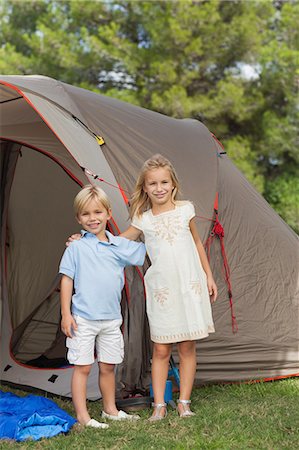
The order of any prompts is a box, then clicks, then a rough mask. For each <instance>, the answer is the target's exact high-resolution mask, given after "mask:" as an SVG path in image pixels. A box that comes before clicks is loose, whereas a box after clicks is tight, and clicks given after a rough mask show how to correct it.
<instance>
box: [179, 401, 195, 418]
mask: <svg viewBox="0 0 299 450" xmlns="http://www.w3.org/2000/svg"><path fill="white" fill-rule="evenodd" d="M190 403H191V400H181V399H179V400H177V404H178V405H183V412H180V411H179V408H178V407H177V411H178V413H179V416H180V417H191V416H195V413H194V412H192V411H190V406H189V405H190Z"/></svg>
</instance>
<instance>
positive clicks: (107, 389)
mask: <svg viewBox="0 0 299 450" xmlns="http://www.w3.org/2000/svg"><path fill="white" fill-rule="evenodd" d="M114 368H115V365H114V364H108V363H103V362H100V363H99V369H100V371H99V387H100V391H101V394H102V397H103V409H104V411H105V413H107V414H111V415H112V416H117V414H118V409H117V408H116V405H115V372H114Z"/></svg>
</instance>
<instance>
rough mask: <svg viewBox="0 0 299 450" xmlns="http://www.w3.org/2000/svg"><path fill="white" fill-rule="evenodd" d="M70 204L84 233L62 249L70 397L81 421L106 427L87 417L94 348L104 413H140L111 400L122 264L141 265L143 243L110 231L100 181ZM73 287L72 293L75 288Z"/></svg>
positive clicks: (119, 343) (119, 355) (120, 416)
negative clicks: (89, 377) (70, 381)
mask: <svg viewBox="0 0 299 450" xmlns="http://www.w3.org/2000/svg"><path fill="white" fill-rule="evenodd" d="M74 210H75V215H76V218H77V221H78V222H79V224H80V225H81V226H82V228H83V230H82V238H81V239H80V240H77V241H74V242H72V243H71V244H70V245H69V247H67V249H66V250H65V252H64V254H63V257H62V260H61V263H60V267H59V272H60V273H61V274H62V279H61V294H60V298H61V316H62V319H61V329H62V331H63V333H64V334H65V335H66V336H67V340H66V346H67V348H68V360H69V362H70V363H71V364H74V372H73V377H72V398H73V403H74V407H75V410H76V414H77V419H78V421H79V423H80V424H82V425H86V426H90V427H95V428H108V425H107V424H105V423H100V422H98V421H97V420H95V419H91V417H90V416H89V413H88V411H87V407H86V385H87V377H88V375H89V373H90V369H91V365H92V364H93V362H94V348H95V347H96V354H97V359H98V364H99V372H100V376H99V387H100V391H101V393H102V397H103V412H102V417H103V418H108V419H112V420H124V419H131V420H132V419H139V416H134V415H129V414H126V413H125V412H124V411H118V410H117V408H116V405H115V374H114V368H115V364H119V363H121V362H122V360H123V356H124V350H123V347H124V346H123V337H122V334H121V330H120V325H121V323H122V317H121V310H120V298H121V291H122V288H123V285H124V267H125V266H126V265H135V266H139V265H142V264H143V262H144V257H145V247H144V244H142V243H137V242H133V241H129V240H128V239H125V238H122V237H117V236H113V235H112V234H111V233H109V232H108V231H106V225H107V221H108V220H109V219H110V218H111V206H110V201H109V199H108V197H107V195H106V194H105V192H104V191H103V190H102V189H100V188H99V187H96V186H92V185H87V186H85V187H84V188H83V189H82V190H81V191H80V192H79V193H78V195H77V196H76V198H75V200H74ZM73 289H74V293H73Z"/></svg>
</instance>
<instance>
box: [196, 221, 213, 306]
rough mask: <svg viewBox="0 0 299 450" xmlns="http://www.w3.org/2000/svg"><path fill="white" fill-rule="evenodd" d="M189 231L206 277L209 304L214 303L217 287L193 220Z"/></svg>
mask: <svg viewBox="0 0 299 450" xmlns="http://www.w3.org/2000/svg"><path fill="white" fill-rule="evenodd" d="M190 231H191V234H192V236H193V239H194V242H195V245H196V248H197V251H198V254H199V258H200V261H201V264H202V268H203V270H204V271H205V273H206V275H207V284H208V290H209V294H210V297H211V302H212V303H213V302H215V300H216V298H217V286H216V283H215V281H214V278H213V275H212V271H211V267H210V264H209V261H208V258H207V254H206V252H205V249H204V246H203V245H202V242H201V239H200V237H199V234H198V231H197V228H196V224H195V219H194V218H193V219H191V220H190Z"/></svg>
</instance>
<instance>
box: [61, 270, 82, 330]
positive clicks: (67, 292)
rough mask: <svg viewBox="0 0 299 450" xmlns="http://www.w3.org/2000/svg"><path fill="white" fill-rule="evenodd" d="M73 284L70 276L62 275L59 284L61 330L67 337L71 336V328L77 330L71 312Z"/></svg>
mask: <svg viewBox="0 0 299 450" xmlns="http://www.w3.org/2000/svg"><path fill="white" fill-rule="evenodd" d="M73 285H74V282H73V280H72V279H71V278H70V277H68V276H67V275H62V279H61V285H60V304H61V330H62V332H63V333H64V334H65V335H66V336H67V337H69V338H71V337H73V334H72V329H74V330H77V328H78V327H77V324H76V322H75V319H74V318H73V316H72V314H71V301H72V295H73Z"/></svg>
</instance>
